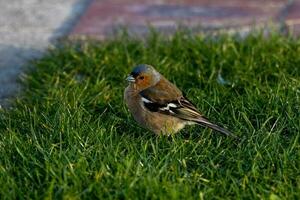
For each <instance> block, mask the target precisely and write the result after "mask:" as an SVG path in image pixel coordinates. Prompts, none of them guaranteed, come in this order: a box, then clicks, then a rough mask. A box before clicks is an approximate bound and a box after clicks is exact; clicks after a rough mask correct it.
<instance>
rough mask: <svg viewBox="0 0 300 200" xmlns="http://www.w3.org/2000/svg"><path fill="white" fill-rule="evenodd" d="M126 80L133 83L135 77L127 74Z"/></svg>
mask: <svg viewBox="0 0 300 200" xmlns="http://www.w3.org/2000/svg"><path fill="white" fill-rule="evenodd" d="M126 81H128V82H131V83H134V82H135V78H134V77H133V76H131V75H129V76H127V78H126Z"/></svg>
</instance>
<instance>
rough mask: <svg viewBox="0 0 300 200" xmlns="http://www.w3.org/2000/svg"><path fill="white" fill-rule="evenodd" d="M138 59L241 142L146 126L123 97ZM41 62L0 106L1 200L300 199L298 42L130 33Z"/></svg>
mask: <svg viewBox="0 0 300 200" xmlns="http://www.w3.org/2000/svg"><path fill="white" fill-rule="evenodd" d="M139 63H148V64H151V65H153V66H155V67H156V68H157V69H158V70H159V71H160V72H161V73H162V74H164V75H165V76H166V77H167V78H168V79H170V80H171V81H172V82H174V83H175V84H176V85H177V86H178V87H179V88H181V89H183V90H184V91H185V93H186V95H187V97H188V98H189V99H190V100H191V101H193V102H194V104H195V105H197V107H198V108H199V110H201V111H202V112H203V113H204V115H206V116H207V117H208V118H209V119H211V121H213V122H217V123H218V124H220V125H222V126H226V127H228V129H229V130H231V131H232V132H234V133H235V134H236V135H238V136H240V137H242V138H243V140H242V141H241V142H236V141H234V140H233V139H231V138H226V137H223V136H222V135H220V134H218V133H216V132H212V131H211V130H209V129H204V128H202V127H199V126H190V127H188V128H186V129H184V130H183V131H181V132H180V133H179V134H177V135H174V136H173V137H165V136H156V135H154V134H153V133H151V132H149V131H147V130H144V129H142V128H140V127H139V126H138V125H137V124H136V123H135V121H134V120H133V118H132V116H131V115H130V113H129V112H128V110H127V109H126V106H125V105H124V102H123V90H124V88H125V86H126V82H125V81H124V79H125V77H126V75H127V74H128V73H129V72H130V70H131V69H132V67H133V66H135V65H136V64H139ZM32 66H34V68H33V70H31V71H30V72H28V74H27V76H26V77H25V80H24V83H23V84H24V94H23V95H22V96H21V97H20V98H19V99H18V100H16V103H15V105H14V107H13V108H11V109H7V110H4V109H2V110H1V111H0V199H76V198H80V199H93V198H95V197H96V198H99V199H212V198H213V199H272V200H275V199H299V198H300V143H299V141H300V139H299V136H300V99H299V98H300V40H299V39H293V38H286V37H281V36H279V35H276V34H274V35H271V36H270V37H269V38H263V36H261V35H260V34H256V35H255V34H253V35H250V36H249V37H247V38H244V39H241V38H239V37H236V36H220V37H209V36H197V37H193V36H190V35H188V34H184V33H177V34H176V35H175V36H174V37H173V38H172V39H163V38H162V37H160V36H159V35H157V34H155V33H154V34H152V35H151V36H150V37H149V38H148V39H147V40H144V41H141V40H137V39H136V40H135V39H130V38H128V37H125V36H124V37H118V38H115V39H113V40H111V41H106V42H93V41H91V42H87V43H84V44H82V43H81V44H78V43H76V44H74V43H73V44H66V45H63V46H62V47H60V48H57V49H53V50H50V51H49V53H48V54H47V55H46V56H45V57H44V58H42V59H40V60H37V61H34V62H33V63H32ZM220 77H222V78H223V79H224V80H225V81H223V82H222V80H221V79H222V78H220Z"/></svg>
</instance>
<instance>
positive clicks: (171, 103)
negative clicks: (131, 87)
mask: <svg viewBox="0 0 300 200" xmlns="http://www.w3.org/2000/svg"><path fill="white" fill-rule="evenodd" d="M157 92H158V91H155V89H151V91H147V92H141V93H140V95H141V98H142V102H143V104H144V106H145V108H146V109H148V110H149V111H151V112H158V113H161V114H165V115H171V116H174V117H177V118H180V119H182V120H186V121H191V122H195V123H198V124H200V125H202V126H205V127H209V128H211V129H213V130H216V131H218V132H220V133H222V134H225V135H227V136H232V137H234V138H237V137H236V136H235V135H233V134H232V133H231V132H229V131H228V130H226V129H224V128H222V127H220V126H218V125H216V124H213V123H211V122H210V121H209V120H208V119H207V118H205V117H204V116H203V115H202V114H201V113H200V112H199V111H198V110H197V108H196V107H195V106H194V105H193V103H191V102H190V101H189V100H188V99H187V98H186V97H184V96H178V97H176V98H169V99H167V98H161V96H157V95H152V94H156V93H157ZM162 94H163V96H162V97H167V96H164V93H162Z"/></svg>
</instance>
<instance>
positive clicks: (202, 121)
mask: <svg viewBox="0 0 300 200" xmlns="http://www.w3.org/2000/svg"><path fill="white" fill-rule="evenodd" d="M193 121H195V122H196V123H198V124H199V125H201V126H205V127H208V128H211V129H213V130H215V131H218V132H219V133H222V134H224V135H226V136H231V137H233V138H235V139H239V137H237V136H236V135H234V134H233V133H231V132H230V131H228V130H226V129H225V128H222V127H220V126H218V125H216V124H213V123H211V122H210V121H208V120H207V119H206V118H204V117H199V118H197V119H194V120H193Z"/></svg>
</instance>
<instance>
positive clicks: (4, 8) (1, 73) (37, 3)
mask: <svg viewBox="0 0 300 200" xmlns="http://www.w3.org/2000/svg"><path fill="white" fill-rule="evenodd" d="M88 3H89V0H0V105H2V106H4V105H7V103H8V100H7V99H8V98H10V97H12V96H14V95H15V94H16V93H17V92H18V91H19V90H20V86H19V84H17V79H18V77H19V76H20V74H21V72H22V71H23V69H24V66H25V65H26V62H27V61H28V60H30V59H32V58H36V57H38V56H41V54H42V53H43V52H44V50H45V49H46V48H47V47H48V46H49V45H51V42H52V41H54V40H55V39H57V38H59V37H61V36H63V35H65V34H67V33H68V32H69V31H70V30H71V28H72V27H73V25H74V23H76V22H77V20H78V17H79V15H80V14H82V13H83V11H84V10H85V7H86V6H87V5H88Z"/></svg>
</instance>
